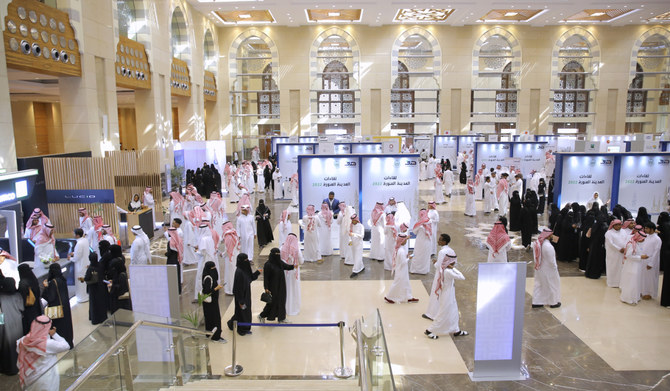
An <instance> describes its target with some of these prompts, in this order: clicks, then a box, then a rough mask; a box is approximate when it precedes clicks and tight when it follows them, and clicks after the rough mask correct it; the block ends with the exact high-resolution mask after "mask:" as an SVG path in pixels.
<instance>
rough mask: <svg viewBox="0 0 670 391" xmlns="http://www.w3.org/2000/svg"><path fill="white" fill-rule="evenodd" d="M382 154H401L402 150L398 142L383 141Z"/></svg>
mask: <svg viewBox="0 0 670 391" xmlns="http://www.w3.org/2000/svg"><path fill="white" fill-rule="evenodd" d="M382 152H383V153H399V152H400V148H398V141H397V140H384V141H382Z"/></svg>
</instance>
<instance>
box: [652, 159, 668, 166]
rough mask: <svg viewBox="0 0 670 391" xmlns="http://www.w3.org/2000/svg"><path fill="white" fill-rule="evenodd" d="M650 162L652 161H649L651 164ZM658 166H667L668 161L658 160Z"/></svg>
mask: <svg viewBox="0 0 670 391" xmlns="http://www.w3.org/2000/svg"><path fill="white" fill-rule="evenodd" d="M651 162H652V161H649V163H651ZM658 164H660V165H662V166H667V165H668V164H670V160H668V159H658Z"/></svg>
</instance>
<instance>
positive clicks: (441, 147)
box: [434, 136, 458, 166]
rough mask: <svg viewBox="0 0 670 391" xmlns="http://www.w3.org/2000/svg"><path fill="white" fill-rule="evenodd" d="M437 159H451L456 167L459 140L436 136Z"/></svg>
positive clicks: (452, 137) (453, 137) (451, 137)
mask: <svg viewBox="0 0 670 391" xmlns="http://www.w3.org/2000/svg"><path fill="white" fill-rule="evenodd" d="M434 143H435V158H436V159H437V160H441V159H449V162H450V163H451V165H452V166H456V159H457V157H458V139H457V137H455V136H435V140H434Z"/></svg>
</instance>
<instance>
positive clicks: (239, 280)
mask: <svg viewBox="0 0 670 391" xmlns="http://www.w3.org/2000/svg"><path fill="white" fill-rule="evenodd" d="M260 274H261V272H259V271H258V270H256V271H255V272H253V273H252V272H251V264H250V263H249V257H248V256H247V254H244V253H242V254H238V255H237V269H235V281H234V282H233V295H234V296H235V313H234V314H233V317H232V318H230V320H229V321H228V328H229V329H230V330H232V329H233V322H234V321H237V322H238V323H240V322H241V323H251V282H252V281H255V280H256V279H257V278H258V276H259V275H260ZM237 333H238V334H239V335H247V334H251V326H237Z"/></svg>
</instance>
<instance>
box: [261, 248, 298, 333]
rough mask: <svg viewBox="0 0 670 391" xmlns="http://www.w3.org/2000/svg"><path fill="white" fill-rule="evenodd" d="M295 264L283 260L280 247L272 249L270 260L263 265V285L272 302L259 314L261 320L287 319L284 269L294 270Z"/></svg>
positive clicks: (282, 320) (280, 320) (281, 320)
mask: <svg viewBox="0 0 670 391" xmlns="http://www.w3.org/2000/svg"><path fill="white" fill-rule="evenodd" d="M293 267H294V266H293V265H287V264H286V263H284V261H282V260H281V255H280V252H279V249H278V248H276V247H275V248H273V249H272V250H270V256H269V257H268V261H267V262H265V266H263V286H264V288H265V292H266V293H269V294H270V295H272V302H271V303H267V304H266V305H265V308H263V312H261V314H260V315H258V317H259V319H260V321H261V322H264V321H265V319H267V320H275V318H276V319H277V321H279V322H280V323H282V322H285V320H286V276H285V274H284V270H293Z"/></svg>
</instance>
